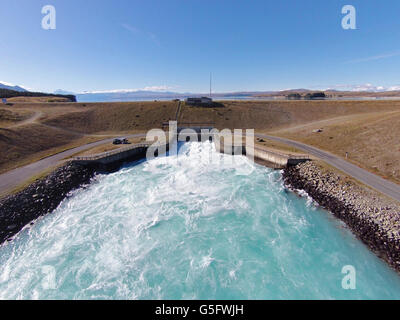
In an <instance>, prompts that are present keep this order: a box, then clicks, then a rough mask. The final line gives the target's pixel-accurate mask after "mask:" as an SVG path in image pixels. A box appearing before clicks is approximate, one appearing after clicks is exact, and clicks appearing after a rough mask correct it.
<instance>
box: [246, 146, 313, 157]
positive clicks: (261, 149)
mask: <svg viewBox="0 0 400 320" xmlns="http://www.w3.org/2000/svg"><path fill="white" fill-rule="evenodd" d="M254 150H257V151H261V152H265V153H272V154H276V155H278V156H281V157H285V158H289V159H296V160H310V156H309V155H306V154H304V155H294V154H290V153H283V152H279V151H275V150H274V151H272V150H268V149H263V148H259V147H254Z"/></svg>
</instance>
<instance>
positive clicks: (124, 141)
mask: <svg viewBox="0 0 400 320" xmlns="http://www.w3.org/2000/svg"><path fill="white" fill-rule="evenodd" d="M113 144H130V142H129V140H128V139H127V138H116V139H114V141H113Z"/></svg>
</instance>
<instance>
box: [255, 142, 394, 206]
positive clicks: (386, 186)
mask: <svg viewBox="0 0 400 320" xmlns="http://www.w3.org/2000/svg"><path fill="white" fill-rule="evenodd" d="M255 136H256V137H259V138H265V139H271V140H275V141H278V142H283V143H286V144H288V145H291V146H293V147H296V148H298V149H302V150H304V151H306V152H308V153H309V154H310V155H313V156H315V157H317V158H319V159H321V160H324V161H325V162H326V163H328V164H330V165H331V166H333V167H335V168H337V169H339V170H341V171H343V172H344V173H346V174H347V175H349V176H351V177H353V178H355V179H357V180H359V181H361V182H362V183H364V184H366V185H368V186H370V187H372V188H373V189H375V190H378V191H379V192H381V193H383V194H385V195H387V196H389V197H391V198H393V199H395V200H397V201H400V185H398V184H395V183H393V182H390V181H388V180H385V179H383V178H381V177H379V176H377V175H375V174H373V173H370V172H368V171H367V170H364V169H362V168H360V167H358V166H356V165H354V164H352V163H349V162H347V161H345V160H344V159H342V158H340V157H337V156H335V155H333V154H331V153H329V152H326V151H323V150H321V149H318V148H315V147H311V146H309V145H307V144H304V143H301V142H297V141H293V140H289V139H285V138H280V137H276V136H270V135H265V134H255Z"/></svg>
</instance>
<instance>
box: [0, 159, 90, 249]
mask: <svg viewBox="0 0 400 320" xmlns="http://www.w3.org/2000/svg"><path fill="white" fill-rule="evenodd" d="M94 173H95V169H93V168H89V167H83V166H79V165H76V164H67V165H65V166H63V167H60V168H58V169H57V170H55V171H54V172H52V173H51V174H50V175H48V176H47V177H46V178H43V179H41V180H38V181H36V182H34V183H33V184H31V185H30V186H29V187H27V188H26V189H24V190H23V191H21V192H19V193H17V194H15V195H11V196H8V197H7V198H5V199H3V200H1V201H0V244H1V243H3V242H4V241H6V240H11V238H12V237H13V236H14V235H15V234H17V233H18V232H19V231H21V229H22V228H23V227H24V226H26V225H27V224H29V223H31V222H32V221H33V220H35V219H37V218H39V217H40V216H43V215H45V214H47V213H50V212H52V211H53V210H55V209H56V208H57V206H58V205H59V204H60V202H61V201H62V200H64V198H66V197H68V195H69V194H70V192H71V191H72V190H74V189H77V188H79V187H81V186H82V185H85V184H88V183H89V182H90V180H91V179H92V177H93V176H94Z"/></svg>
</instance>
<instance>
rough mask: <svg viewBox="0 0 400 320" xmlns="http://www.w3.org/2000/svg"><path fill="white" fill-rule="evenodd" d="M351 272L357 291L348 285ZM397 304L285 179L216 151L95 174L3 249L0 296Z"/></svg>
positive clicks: (203, 147) (383, 281)
mask: <svg viewBox="0 0 400 320" xmlns="http://www.w3.org/2000/svg"><path fill="white" fill-rule="evenodd" d="M233 158H234V159H233ZM232 160H234V161H232ZM348 264H350V265H354V266H355V267H356V270H357V290H351V291H348V290H343V289H342V288H341V281H342V277H343V275H342V274H341V270H342V267H343V266H344V265H348ZM399 297H400V280H399V277H398V275H397V274H396V273H395V272H394V271H392V270H391V269H390V268H388V267H387V266H386V264H385V263H384V262H382V261H381V260H379V259H378V258H377V257H376V256H375V255H374V254H372V253H371V252H369V251H368V249H367V248H366V247H365V246H364V245H363V244H362V243H360V242H359V241H358V240H357V239H356V238H355V237H354V236H353V235H352V234H351V233H350V232H349V231H348V230H346V229H343V228H340V223H339V222H336V221H335V220H333V219H332V218H331V217H330V216H329V214H327V212H325V211H323V210H322V209H320V208H316V207H315V206H314V205H313V204H312V203H311V202H310V200H307V198H304V199H302V198H299V197H297V196H296V195H295V194H293V193H291V192H287V191H286V190H285V188H284V186H283V182H282V179H281V176H280V173H279V172H278V171H273V170H271V169H268V168H265V167H262V166H259V165H255V164H253V163H251V162H250V161H249V160H248V159H247V158H246V157H243V156H238V157H232V156H228V155H223V154H219V153H217V152H216V151H215V148H214V145H213V144H212V143H210V142H203V143H187V144H184V145H183V146H182V147H181V148H180V153H179V156H169V157H161V158H156V159H153V160H151V161H147V162H141V163H140V164H138V165H135V166H133V165H131V166H127V167H125V168H123V169H122V170H120V171H118V172H116V173H112V174H109V175H98V176H97V177H96V181H95V182H94V183H92V184H91V185H90V186H89V187H88V188H86V189H81V190H79V191H77V192H74V194H73V196H72V197H71V198H69V199H67V200H65V201H63V202H62V204H61V205H60V206H59V208H57V210H55V211H54V212H53V213H52V214H49V215H47V216H46V217H44V218H41V219H39V220H38V221H37V222H36V224H35V225H34V226H32V227H31V228H29V229H25V230H24V231H22V232H21V233H20V234H19V235H18V236H17V237H16V239H15V241H13V242H11V243H9V244H7V245H5V246H2V247H1V248H0V298H1V299H248V298H253V299H335V298H337V299H346V298H351V299H363V298H378V299H379V298H389V299H391V298H399Z"/></svg>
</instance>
